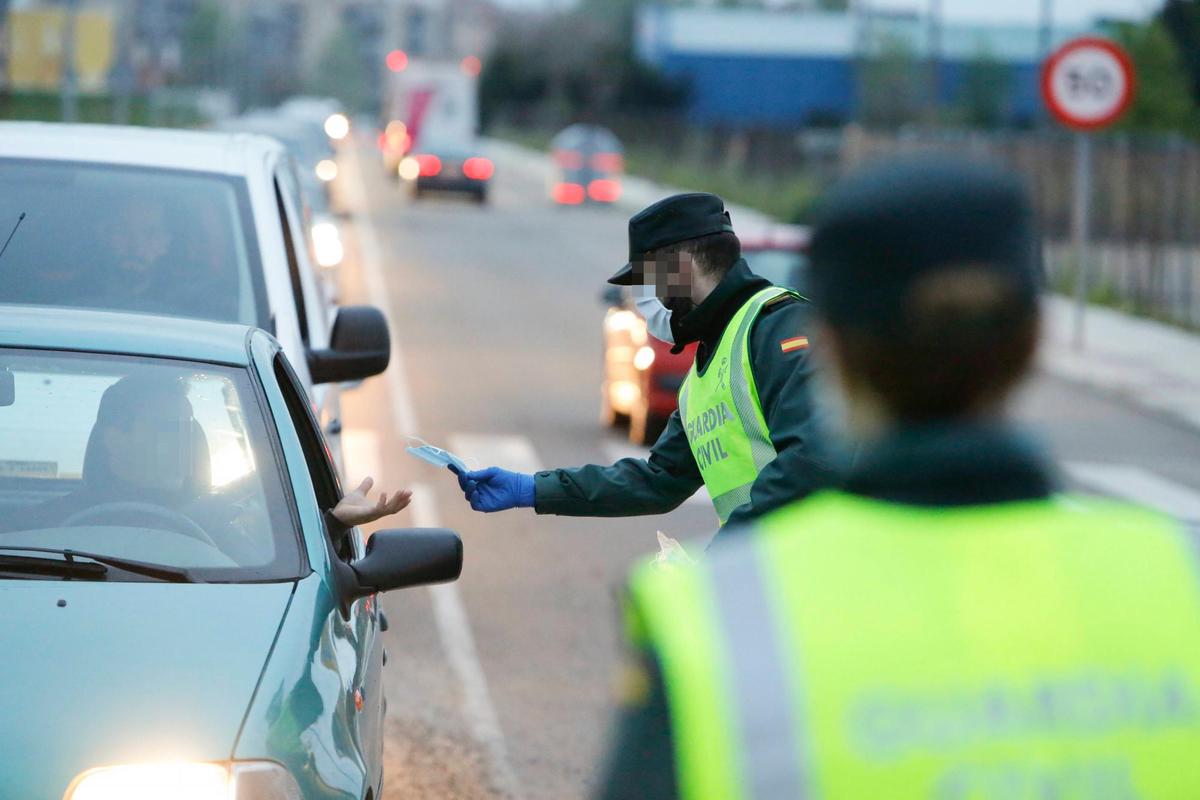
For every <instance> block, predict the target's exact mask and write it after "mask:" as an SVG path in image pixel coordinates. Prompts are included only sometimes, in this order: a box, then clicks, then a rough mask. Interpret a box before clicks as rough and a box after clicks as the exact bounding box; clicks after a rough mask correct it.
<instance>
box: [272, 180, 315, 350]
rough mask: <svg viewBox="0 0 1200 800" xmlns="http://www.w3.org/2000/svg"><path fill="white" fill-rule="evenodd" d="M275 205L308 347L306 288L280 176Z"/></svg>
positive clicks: (293, 296)
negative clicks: (301, 281)
mask: <svg viewBox="0 0 1200 800" xmlns="http://www.w3.org/2000/svg"><path fill="white" fill-rule="evenodd" d="M275 206H276V208H277V209H278V211H279V225H280V232H281V233H282V234H283V247H284V249H285V250H286V251H287V262H288V274H289V276H290V277H291V279H292V300H293V301H294V302H295V303H296V318H297V319H298V320H299V323H300V340H301V341H302V342H304V346H305V347H308V344H309V333H308V309H307V307H306V304H305V302H304V290H303V288H302V287H301V283H300V262H299V260H298V259H297V257H296V243H295V242H294V241H293V239H292V225H291V222H290V221H289V219H288V211H287V206H286V204H285V203H284V202H283V190H282V189H281V188H280V186H279V178H278V177H276V178H275Z"/></svg>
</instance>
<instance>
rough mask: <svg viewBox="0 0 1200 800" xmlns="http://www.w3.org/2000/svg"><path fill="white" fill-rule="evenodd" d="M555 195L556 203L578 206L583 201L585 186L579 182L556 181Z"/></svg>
mask: <svg viewBox="0 0 1200 800" xmlns="http://www.w3.org/2000/svg"><path fill="white" fill-rule="evenodd" d="M553 196H554V202H556V203H562V204H563V205H568V206H577V205H579V204H580V203H582V202H583V196H584V195H583V187H582V186H580V185H579V184H578V183H556V184H554V192H553Z"/></svg>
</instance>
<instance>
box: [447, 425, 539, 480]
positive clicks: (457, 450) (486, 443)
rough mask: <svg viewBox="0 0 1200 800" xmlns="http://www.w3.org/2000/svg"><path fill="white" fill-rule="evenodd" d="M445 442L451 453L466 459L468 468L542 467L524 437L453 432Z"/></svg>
mask: <svg viewBox="0 0 1200 800" xmlns="http://www.w3.org/2000/svg"><path fill="white" fill-rule="evenodd" d="M447 442H449V444H448V447H449V449H450V452H451V453H454V455H456V456H458V457H459V458H461V459H463V460H464V461H466V462H467V464H468V465H469V466H470V467H471V469H482V468H483V467H503V468H504V469H508V470H513V471H514V472H527V473H533V472H538V471H539V470H541V469H544V467H543V466H542V460H541V459H540V458H538V454H537V451H536V450H534V449H533V442H531V441H529V437H527V436H501V435H491V434H484V433H452V434H450V435H449V436H448V437H447Z"/></svg>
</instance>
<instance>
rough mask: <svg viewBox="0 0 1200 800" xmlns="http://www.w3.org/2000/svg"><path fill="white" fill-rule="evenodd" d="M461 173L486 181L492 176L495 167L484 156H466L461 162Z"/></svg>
mask: <svg viewBox="0 0 1200 800" xmlns="http://www.w3.org/2000/svg"><path fill="white" fill-rule="evenodd" d="M462 169H463V175H466V176H467V177H468V178H470V179H471V180H475V181H486V180H487V179H488V178H490V177H492V173H493V172H495V167H493V166H492V162H491V161H489V160H488V159H486V158H478V157H476V158H468V159H467V160H466V161H464V162H463V168H462Z"/></svg>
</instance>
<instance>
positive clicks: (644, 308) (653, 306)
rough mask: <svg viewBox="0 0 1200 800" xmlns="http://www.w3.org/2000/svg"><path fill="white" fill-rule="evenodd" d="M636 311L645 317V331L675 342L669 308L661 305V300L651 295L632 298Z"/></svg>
mask: <svg viewBox="0 0 1200 800" xmlns="http://www.w3.org/2000/svg"><path fill="white" fill-rule="evenodd" d="M633 304H634V306H635V307H636V308H637V310H638V313H639V314H641V315H642V316H643V317H645V319H646V331H647V332H648V333H649V334H650V335H651V336H653V337H654V338H655V339H658V340H660V341H663V342H666V343H667V344H675V335H674V334H673V333H671V309H669V308H667V307H666V306H664V305H663V303H662V300H659V299H658V298H657V297H655V296H653V295H651V296H650V297H639V298H637V299H636V300H634V303H633Z"/></svg>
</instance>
